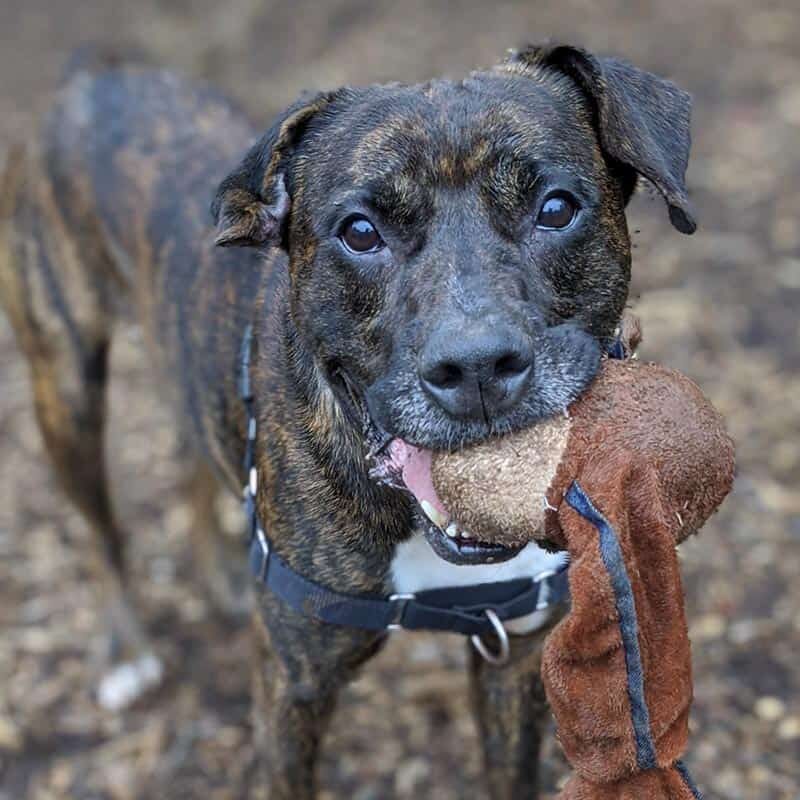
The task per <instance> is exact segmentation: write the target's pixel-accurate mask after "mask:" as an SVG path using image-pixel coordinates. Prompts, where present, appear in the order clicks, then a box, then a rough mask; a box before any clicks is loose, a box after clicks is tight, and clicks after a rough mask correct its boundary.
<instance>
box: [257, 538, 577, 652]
mask: <svg viewBox="0 0 800 800" xmlns="http://www.w3.org/2000/svg"><path fill="white" fill-rule="evenodd" d="M250 568H251V570H252V571H253V574H254V575H255V576H256V578H257V579H258V582H259V583H260V584H261V585H262V586H264V587H265V588H266V589H269V590H270V591H271V592H272V593H273V594H275V595H276V596H277V597H280V598H281V600H283V601H284V602H285V603H287V604H288V605H289V606H291V607H292V608H293V609H294V610H295V611H297V612H298V613H300V614H304V615H306V616H309V617H314V618H315V619H318V620H320V621H321V622H327V623H331V624H333V625H346V626H348V627H351V628H361V629H364V630H373V631H380V630H393V629H396V628H405V629H406V630H429V631H450V632H452V633H461V634H464V635H465V636H480V635H483V634H487V633H492V632H493V631H494V626H493V625H492V622H491V620H490V619H489V617H487V615H486V611H487V609H488V610H492V611H494V613H495V614H496V615H497V617H498V618H499V619H500V620H501V621H504V620H510V619H516V618H518V617H523V616H525V615H527V614H531V613H533V612H534V611H536V610H537V609H541V608H542V607H543V606H542V605H541V603H542V602H544V603H545V605H544V607H549V606H551V605H555V604H556V603H559V602H562V601H563V600H565V599H566V598H567V596H568V593H569V585H568V582H567V573H566V565H565V566H564V568H563V569H562V570H561V571H559V572H556V573H553V572H550V573H542V574H541V575H538V576H536V577H534V578H516V579H514V580H511V581H500V582H497V583H480V584H473V585H470V586H458V587H452V588H445V589H429V590H426V591H421V592H416V593H415V594H413V595H412V594H404V595H390V596H389V597H388V598H386V597H380V596H378V595H369V594H361V595H350V594H342V593H341V592H335V591H333V590H332V589H329V588H327V587H326V586H322V585H321V584H318V583H315V582H314V581H311V580H309V579H308V578H306V577H304V576H303V575H301V574H300V573H299V572H296V571H295V570H293V569H292V568H291V567H290V566H289V565H288V564H287V563H286V562H285V561H284V560H283V559H282V558H281V557H280V556H279V555H278V554H277V553H274V552H271V548H270V546H269V543H268V541H267V539H266V536H264V535H263V531H262V530H261V528H260V527H257V529H256V536H254V537H253V540H252V542H251V543H250Z"/></svg>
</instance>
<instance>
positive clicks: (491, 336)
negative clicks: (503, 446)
mask: <svg viewBox="0 0 800 800" xmlns="http://www.w3.org/2000/svg"><path fill="white" fill-rule="evenodd" d="M532 374H533V343H532V342H531V340H530V338H529V337H527V336H524V335H522V334H520V333H518V332H516V331H514V330H513V329H509V328H507V327H505V326H492V327H490V326H481V329H480V330H477V331H476V330H474V329H473V331H472V332H470V331H469V330H464V329H457V328H454V327H451V326H447V327H445V328H440V329H439V330H438V331H437V332H436V333H434V334H433V335H432V336H431V338H430V339H429V341H428V343H427V345H426V347H425V349H424V351H423V353H422V357H421V358H420V364H419V376H420V381H421V383H422V386H423V388H424V389H425V391H426V392H427V393H428V394H429V395H430V396H431V397H432V398H433V399H434V400H435V401H436V403H437V404H438V405H439V406H441V408H443V409H444V410H445V411H446V412H447V413H448V414H450V415H451V416H453V417H458V418H459V419H475V420H484V419H486V418H491V417H493V416H496V415H497V414H499V413H501V412H504V411H508V410H509V409H510V408H512V407H513V406H514V405H516V404H517V403H518V402H519V400H520V398H521V397H522V396H523V394H524V393H525V390H526V389H527V387H528V384H529V383H530V379H531V375H532Z"/></svg>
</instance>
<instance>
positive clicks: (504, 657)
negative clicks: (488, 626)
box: [470, 608, 511, 667]
mask: <svg viewBox="0 0 800 800" xmlns="http://www.w3.org/2000/svg"><path fill="white" fill-rule="evenodd" d="M483 613H484V614H486V618H487V619H488V620H489V622H491V623H492V627H493V628H494V632H495V634H497V641H498V642H499V643H500V649H499V651H498V652H497V653H493V652H492V651H491V650H490V649H489V648H488V647H487V646H486V645H485V644H484V643H483V639H481V637H480V636H479V635H478V634H477V633H476V634H474V635H473V636H470V641H471V642H472V646H473V647H474V648H475V649H476V650H477V651H478V652H479V653H480V654H481V656H482V657H483V660H484V661H486V662H488V663H489V664H491V665H492V666H495V667H502V666H503V664H507V663H508V656H509V653H510V650H511V648H510V646H509V643H508V633H507V631H506V629H505V628H504V627H503V623H502V622H501V621H500V617H498V616H497V614H496V613H495V612H494V610H493V609H491V608H487V609H486V610H485V611H484V612H483Z"/></svg>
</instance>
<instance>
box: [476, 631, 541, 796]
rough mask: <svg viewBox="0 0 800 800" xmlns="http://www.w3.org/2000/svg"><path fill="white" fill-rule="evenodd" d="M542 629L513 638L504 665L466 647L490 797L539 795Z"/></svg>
mask: <svg viewBox="0 0 800 800" xmlns="http://www.w3.org/2000/svg"><path fill="white" fill-rule="evenodd" d="M546 634H547V631H546V630H545V631H540V632H538V633H536V634H533V635H530V636H512V637H511V638H510V645H511V653H510V657H509V661H508V663H507V664H505V665H504V666H493V665H492V664H489V663H487V662H486V661H484V659H483V658H482V657H481V656H480V655H479V654H478V653H477V652H476V651H475V650H474V649H473V648H472V647H471V646H470V650H471V653H472V655H471V664H470V690H471V695H472V706H473V711H474V713H475V717H476V721H477V724H478V735H479V737H480V740H481V746H482V748H483V756H484V767H485V771H486V777H487V781H488V787H489V797H491V798H492V800H520V798H524V799H525V800H535V799H536V798H537V797H538V796H539V748H540V745H541V741H542V732H543V728H544V725H545V723H546V721H547V718H548V713H549V712H548V707H547V701H546V700H545V695H544V688H543V686H542V680H541V676H540V667H541V662H542V647H543V644H544V639H545V636H546Z"/></svg>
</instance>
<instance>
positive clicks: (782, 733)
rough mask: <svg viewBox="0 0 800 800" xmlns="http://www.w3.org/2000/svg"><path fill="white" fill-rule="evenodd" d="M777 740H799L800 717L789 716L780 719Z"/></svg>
mask: <svg viewBox="0 0 800 800" xmlns="http://www.w3.org/2000/svg"><path fill="white" fill-rule="evenodd" d="M778 738H779V739H783V740H785V741H788V740H790V739H800V717H796V716H790V717H786V718H785V719H782V720H781V722H780V724H779V725H778Z"/></svg>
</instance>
